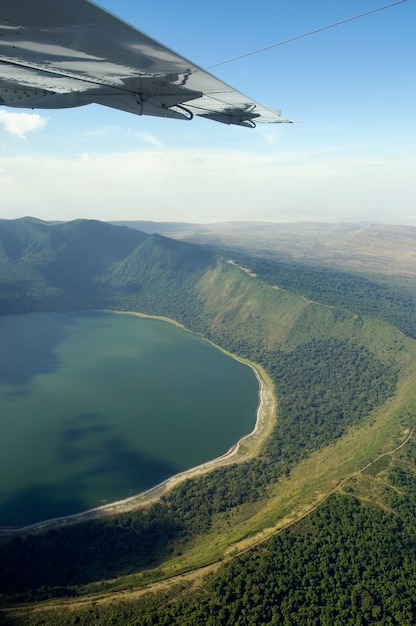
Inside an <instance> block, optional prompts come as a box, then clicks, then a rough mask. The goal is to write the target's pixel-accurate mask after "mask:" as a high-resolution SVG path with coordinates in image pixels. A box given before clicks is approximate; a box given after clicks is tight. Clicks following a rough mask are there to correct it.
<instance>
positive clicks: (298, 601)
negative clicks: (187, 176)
mask: <svg viewBox="0 0 416 626" xmlns="http://www.w3.org/2000/svg"><path fill="white" fill-rule="evenodd" d="M234 260H235V259H234ZM237 260H238V261H240V262H242V260H243V259H237ZM244 261H245V264H246V265H247V267H249V269H253V267H252V264H250V261H252V263H254V260H253V259H251V260H250V259H248V258H247V255H246V256H245V257H244ZM262 267H263V266H260V264H258V265H257V266H256V267H255V270H256V273H258V274H262V275H261V278H262V280H260V279H259V278H258V277H254V276H251V275H250V274H249V273H248V272H247V271H245V270H244V269H242V268H241V267H239V266H238V265H236V264H234V263H230V262H229V259H227V258H225V257H222V256H221V254H219V253H215V252H214V251H212V250H208V249H206V248H204V247H201V246H198V245H196V244H189V243H185V242H179V241H173V240H170V239H167V238H165V237H161V236H159V235H146V234H144V233H140V232H138V231H133V230H130V229H128V228H124V227H117V226H111V225H109V224H103V223H100V222H93V221H83V220H78V221H76V222H72V223H68V224H56V225H50V224H46V223H44V222H39V221H38V220H33V219H31V218H26V219H24V220H17V221H12V222H8V221H5V220H1V221H0V293H1V299H0V313H1V314H3V315H4V314H8V313H25V312H29V311H41V310H48V311H50V310H57V311H67V310H77V309H89V308H103V309H119V310H134V311H141V312H144V313H147V314H152V315H160V316H166V317H169V318H172V319H174V320H176V321H178V322H180V323H182V324H183V325H184V326H186V327H187V328H189V329H190V330H193V331H195V332H199V333H201V334H203V335H204V336H205V337H207V338H209V339H210V340H212V341H213V342H214V343H216V344H218V345H219V346H221V347H223V348H225V349H227V350H229V351H230V352H232V353H235V354H237V355H239V356H241V357H244V358H247V359H249V360H251V361H253V362H255V363H258V364H260V365H261V366H262V367H263V368H264V370H265V371H266V373H267V375H268V376H269V377H270V380H271V382H272V384H273V386H274V389H275V392H276V396H277V400H278V412H277V420H276V424H275V426H274V428H273V431H272V433H271V435H270V437H269V438H268V440H267V442H266V443H265V445H264V446H263V448H262V450H261V451H260V453H259V454H257V455H256V456H255V457H254V458H251V459H250V460H248V461H245V462H244V463H234V464H232V465H230V466H228V467H222V468H219V469H216V470H214V471H213V472H211V473H209V474H206V475H204V476H202V477H200V478H198V479H193V480H188V481H187V482H185V483H183V484H182V485H180V486H179V487H177V488H176V489H174V490H173V491H171V492H170V493H168V494H167V495H165V496H163V498H162V500H161V501H160V502H158V503H157V504H154V505H152V506H150V507H147V508H144V509H138V510H136V511H133V512H129V513H123V514H119V515H114V516H111V517H108V518H104V519H101V520H96V521H90V522H88V523H87V522H85V523H82V524H78V525H73V526H68V527H62V528H56V529H54V530H50V531H48V532H43V533H40V534H33V535H31V534H28V535H26V536H22V537H20V536H19V537H15V538H12V539H11V540H10V539H7V540H6V539H3V540H2V543H1V544H0V562H1V563H2V566H1V569H0V592H1V593H2V594H3V597H2V600H3V605H10V604H13V603H16V602H18V603H19V602H36V601H38V600H44V599H47V598H51V597H61V596H66V597H78V596H83V595H88V594H93V593H95V592H103V591H105V590H109V589H112V590H113V591H115V590H117V589H118V590H120V589H123V588H127V587H135V586H137V585H140V584H143V583H144V582H148V581H152V580H157V579H163V578H164V577H166V576H167V575H168V573H169V572H170V571H176V572H180V571H181V568H182V571H186V570H189V569H192V564H195V563H198V565H203V564H205V563H210V562H215V561H217V560H218V559H223V558H224V556H225V554H226V553H227V546H228V545H231V546H232V545H234V544H236V545H237V544H238V542H240V541H242V540H244V539H245V538H246V537H250V536H253V535H255V533H256V532H261V531H263V530H264V529H267V528H269V527H270V528H271V527H273V526H274V525H276V524H278V523H279V520H280V519H282V520H283V519H286V517H287V516H288V517H289V518H290V519H292V520H295V519H296V515H299V513H295V511H297V510H298V509H299V511H300V510H301V509H302V507H304V506H305V501H306V500H308V501H309V502H310V503H313V502H317V501H319V499H320V498H321V497H322V493H329V492H330V491H331V490H335V489H336V487H337V485H338V484H340V482H341V481H342V480H343V479H344V478H345V477H346V476H347V475H351V476H352V475H353V473H354V472H356V471H357V470H360V469H362V468H363V467H365V466H366V465H367V464H368V463H371V461H373V460H374V459H375V458H376V457H377V456H378V455H380V454H382V453H385V452H389V451H391V450H393V449H395V448H396V447H397V446H398V445H399V444H400V442H401V441H403V439H404V437H405V435H406V433H409V431H410V429H411V428H412V426H413V424H414V422H415V421H416V419H415V412H414V406H415V397H416V394H415V388H414V387H415V385H414V380H415V372H416V365H415V363H416V349H415V345H414V341H413V334H412V332H411V327H410V326H406V323H404V322H403V323H399V324H398V326H399V327H400V328H397V327H396V326H395V325H394V324H391V323H388V322H387V321H386V319H385V318H388V319H390V321H391V322H395V320H396V319H404V320H405V319H408V317H409V315H408V314H409V311H408V306H407V303H406V302H401V301H396V302H395V303H394V307H395V309H394V310H395V315H387V316H382V315H380V316H377V318H378V319H375V316H374V310H375V308H376V309H377V307H378V306H379V304H380V302H379V294H378V293H376V294H375V295H376V296H377V298H376V299H377V302H378V304H371V302H372V300H371V293H370V294H367V296H368V298H369V302H370V304H369V305H368V306H367V305H366V303H365V302H366V301H364V300H363V299H361V301H360V304H359V305H357V304H355V301H354V300H352V301H351V300H348V299H346V300H345V301H343V300H342V299H340V298H339V297H337V296H336V293H335V291H334V290H332V291H331V289H329V288H328V280H327V275H326V274H325V273H324V274H322V273H319V271H317V272H316V273H315V274H314V276H313V280H312V279H311V286H310V293H308V294H307V295H308V297H305V293H304V291H302V290H300V289H296V288H295V273H294V271H292V267H291V266H289V265H287V266H286V269H285V268H284V267H283V268H282V266H279V267H278V268H277V269H276V268H275V269H273V268H272V267H271V266H270V265H268V266H267V267H266V266H264V267H263V270H262ZM261 270H262V271H261ZM305 271H307V272H309V271H312V270H309V269H308V270H305ZM285 272H286V274H285ZM333 274H334V276H335V272H334V273H333ZM285 276H286V279H285ZM288 276H289V278H287V277H288ZM308 276H309V278H311V277H310V274H308ZM284 280H286V282H284ZM331 280H332V278H331ZM343 280H344V283H345V279H343ZM333 281H335V277H334V278H333ZM331 284H332V283H331ZM363 293H364V287H363ZM389 295H390V293H389V292H388V291H387V292H386V293H385V294H384V296H383V297H385V298H386V301H388V300H389ZM350 305H351V306H350ZM374 307H375V308H374ZM367 313H370V316H368V315H367ZM400 316H402V318H400ZM406 316H407V317H406ZM383 317H384V319H383ZM409 323H410V322H409ZM402 330H404V331H405V333H406V334H404V333H403V332H402ZM403 459H405V460H403ZM403 459H402V462H399V461H397V462H396V461H395V464H393V461H392V466H391V467H390V468H389V472H390V473H387V470H386V468H384V470H383V471H384V472H385V473H384V474H382V475H381V476H382V480H383V481H384V483H383V484H385V489H386V490H391V489H392V490H393V491H394V490H395V489H396V487H397V489H396V492H397V493H400V494H401V500H400V502H398V501H397V500H394V499H393V500H394V501H393V500H391V499H390V500H388V499H387V500H386V499H385V498H384V496H383V497H382V496H381V495H380V497H378V496H377V498H376V497H375V495H376V494H378V492H377V490H376V488H375V487H374V489H373V496H374V498H373V500H374V502H373V504H372V505H369V504H368V502H372V501H373V500H372V496H371V490H370V491H369V492H366V493H365V497H364V495H363V494H364V491H363V489H364V487H363V489H361V490H360V489H359V488H358V486H357V485H356V484H355V483H354V484H353V483H351V488H350V491H349V492H348V494H347V490H346V486H345V485H344V487H343V488H344V490H345V494H344V495H343V496H340V495H338V496H333V497H332V498H329V499H328V500H327V501H326V503H325V504H324V505H322V506H321V507H319V508H318V509H316V511H315V512H314V513H312V514H311V516H310V517H308V518H305V520H304V521H302V522H299V525H296V526H293V527H292V528H290V529H288V530H287V531H285V532H284V533H283V534H281V535H277V536H276V537H275V538H274V539H271V540H269V542H268V543H267V544H266V543H265V544H259V547H258V548H256V551H255V552H248V553H247V555H246V556H241V557H239V558H238V559H237V560H235V561H232V562H231V563H230V564H227V565H224V567H222V568H221V569H220V570H219V571H218V572H217V574H215V576H214V577H213V578H212V579H210V581H209V585H208V586H207V587H206V588H205V589H201V590H200V592H198V593H196V592H195V593H194V594H193V597H194V600H193V602H192V603H189V602H188V601H187V602H186V606H185V600H182V599H181V597H180V596H178V599H177V600H174V599H173V597H170V596H169V602H168V604H166V603H164V602H163V601H162V600H160V599H158V597H153V596H152V599H151V600H149V602H150V604H149V602H147V600H140V601H138V604H137V605H135V604H131V603H127V604H128V606H127V605H126V604H125V603H124V600H120V602H121V604H120V606H121V608H120V611H118V609H117V604H116V603H114V601H112V602H111V603H110V604H111V606H110V605H108V606H107V608H105V607H102V608H101V609H98V608H94V609H91V612H90V613H88V614H87V613H86V611H85V610H84V611H83V610H80V611H79V612H77V609H73V611H74V612H73V613H72V612H70V613H68V614H66V615H65V616H62V618H61V617H59V623H62V624H65V623H68V624H69V623H85V624H87V623H115V624H118V623H119V624H151V623H154V624H159V623H160V624H176V623H177V624H188V623H189V624H191V623H192V624H230V623H233V624H254V623H256V624H261V623H264V624H268V623H270V624H272V623H273V624H281V623H282V624H283V623H284V624H286V623H287V624H296V623H298V624H303V623H310V624H323V623H328V624H329V623H331V624H332V623H340V624H341V623H351V624H353V623H354V624H367V623H368V624H370V623H380V624H384V623H385V624H388V623H393V624H394V623H397V624H411V623H412V622H411V621H409V619H410V617H409V615H411V614H412V611H414V606H413V604H412V603H411V600H410V591H409V589H410V585H411V583H412V582H414V581H413V579H412V577H411V573H410V570H411V569H412V568H411V564H414V555H413V553H412V552H409V551H408V552H407V558H408V559H410V561H409V563H410V565H409V566H406V568H405V569H404V570H403V571H406V573H407V574H406V576H405V577H403V576H402V577H401V578H400V584H399V583H398V582H397V579H398V578H397V577H399V574H398V572H399V570H400V568H402V567H403V559H404V556H405V554H406V550H407V547H406V546H408V544H407V543H406V541H405V538H406V533H408V532H409V528H410V526H411V520H412V519H414V518H413V517H411V514H410V513H409V510H412V507H414V494H413V492H412V491H411V489H410V487H409V484H408V482H409V481H407V482H406V480H407V479H406V480H405V478H404V476H405V475H406V476H412V472H413V471H414V470H413V469H412V468H413V461H414V459H413V457H412V456H409V455H408V456H403ZM305 468H309V469H308V470H306V469H305ZM310 468H312V469H310ZM403 468H405V469H403ZM393 470H394V471H393ZM401 471H402V472H405V474H403V473H402V474H400V472H401ZM406 472H407V473H406ZM409 472H410V473H409ZM305 480H306V481H309V482H307V484H306V483H305V485H306V486H304V487H303V491H302V489H301V488H300V485H301V484H304V483H302V482H301V481H305ZM374 480H375V479H374ZM380 480H381V478H380ZM394 481H396V482H394ZM375 483H377V488H379V487H380V484H379V483H378V482H377V481H375ZM363 484H364V483H363ZM393 491H389V493H391V494H392V493H393ZM412 494H413V495H412ZM393 495H394V494H393ZM383 498H384V499H383ZM403 503H407V504H403ZM379 506H382V507H383V509H380V508H379ZM297 507H298V508H297ZM406 507H407V508H406ZM312 509H313V506H312V505H311V510H312ZM409 515H410V517H409ZM406 516H407V517H406ZM383 520H384V521H385V520H388V524H387V530H386V532H387V537H388V539H387V540H386V541H390V542H393V544H394V545H395V543H394V542H395V541H397V551H394V550H391V551H390V552H389V551H388V550H387V551H385V557H384V559H385V560H383V568H384V571H385V569H386V568H387V569H388V570H389V574H388V576H387V577H385V579H383V580H381V578H380V576H381V570H380V568H379V567H377V566H376V562H377V560H378V556H377V555H378V553H377V550H376V543H375V542H373V543H371V544H368V541H369V539H370V537H373V531H372V530H371V529H374V537H376V536H378V535H377V534H376V533H381V530H380V529H381V528H382V526H383V524H384V521H383ZM393 520H395V521H393ZM386 523H387V522H386ZM398 525H399V526H400V532H399V531H398ZM348 527H350V528H354V529H355V531H354V532H350V533H349V534H348V532H349V531H348V530H347V529H348ZM318 529H319V532H318ZM337 532H338V533H339V536H340V537H343V536H344V535H345V533H347V535H348V537H347V538H346V539H345V540H342V541H340V542H338V543H334V534H336V533H337ZM311 536H313V537H314V541H311ZM367 544H368V545H371V549H370V553H369V554H364V548H363V546H365V545H367ZM331 546H332V549H331ZM340 551H341V552H342V561H341V560H340V557H339V554H340ZM356 554H361V557H360V559H361V560H360V561H359V565H358V566H357V565H356V558H355V556H354V555H356ZM395 554H396V556H394V555H395ZM289 555H290V564H288V559H289ZM317 555H318V556H319V559H320V565H319V569H316V568H315V567H314V566H311V563H315V562H316V559H317V558H318V556H317ZM284 563H286V565H284ZM341 563H342V565H341ZM175 568H176V569H175ZM413 569H414V568H413ZM283 570H284V571H283ZM115 580H117V582H115ZM326 580H327V581H329V586H330V588H331V589H332V592H331V593H330V594H328V593H326V591H325V581H326ZM230 581H234V582H235V584H233V583H232V582H230ZM236 581H239V582H238V585H237V582H236ZM301 581H303V582H301ZM393 587H394V590H395V591H394V595H395V600H394V602H390V603H389V602H387V601H386V599H385V598H386V594H388V591H386V589H393ZM266 590H268V591H267V593H266ZM391 593H393V592H392V591H391ZM165 604H166V605H165ZM367 605H368V606H369V607H370V608H368V609H367ZM307 607H309V608H307ZM331 607H332V608H331ZM398 607H399V608H398ZM400 607H402V608H400ZM403 607H404V608H403ZM110 609H111V611H110ZM88 610H89V609H88ZM71 611H72V609H71ZM105 611H107V613H106V612H105ZM305 611H306V613H305ZM308 611H309V612H308ZM400 611H401V612H400ZM136 614H137V615H139V614H140V615H141V617H138V618H137V619H135V615H136ZM5 615H6V614H5ZM48 615H49V617H48V616H47V614H46V613H45V616H43V615H42V614H39V615H38V614H36V617H35V616H34V614H31V613H29V617H26V616H25V613H24V612H16V613H13V612H12V613H8V614H7V619H8V620H9V621H8V622H7V623H22V624H26V623H27V624H29V623H30V624H37V623H42V622H41V621H40V620H42V619H48V620H51V621H46V622H43V623H50V624H52V623H55V622H54V621H53V620H54V619H56V613H55V612H54V613H53V614H52V613H51V614H48ZM51 615H53V617H51ZM262 615H263V618H262V619H263V621H259V620H260V618H261V616H262ZM337 616H339V620H341V616H343V617H342V619H344V618H345V620H346V621H344V622H341V621H336V620H335V617H337ZM370 618H371V619H373V620H374V619H376V618H377V619H379V621H378V622H377V621H376V622H374V621H371V619H370ZM5 619H6V617H5ZM37 619H39V621H36V620H37ZM72 619H74V620H76V621H69V620H72ZM110 619H111V620H112V621H110ZM337 619H338V617H337ZM25 620H28V621H25ZM65 620H67V621H65ZM88 620H89V621H88ZM302 620H303V621H302ZM334 620H335V621H334ZM348 620H349V621H348ZM354 620H355V621H354ZM360 620H361V621H360ZM382 620H384V621H382ZM395 620H396V621H395ZM400 620H401V621H400ZM406 620H407V621H406Z"/></svg>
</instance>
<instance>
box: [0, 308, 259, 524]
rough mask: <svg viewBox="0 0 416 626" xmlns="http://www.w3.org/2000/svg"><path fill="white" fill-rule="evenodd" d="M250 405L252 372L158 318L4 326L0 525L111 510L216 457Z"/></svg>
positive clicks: (248, 423)
mask: <svg viewBox="0 0 416 626" xmlns="http://www.w3.org/2000/svg"><path fill="white" fill-rule="evenodd" d="M257 404H258V383H257V381H256V378H255V375H254V373H253V371H252V370H251V368H249V367H247V366H246V365H244V364H242V363H239V362H238V361H236V360H235V359H232V358H231V357H229V356H227V355H225V354H224V353H222V352H221V351H220V350H218V349H216V348H215V347H214V346H212V345H210V344H209V343H207V342H206V341H204V340H203V339H202V338H200V337H199V336H197V335H194V334H191V333H189V332H186V331H184V330H182V329H180V328H177V327H175V326H173V325H172V324H168V323H166V322H163V321H161V320H154V319H147V318H146V319H143V318H138V317H136V316H133V315H117V314H112V313H99V312H87V313H74V314H43V313H42V314H28V315H13V316H7V317H0V424H1V438H0V477H1V479H0V525H20V524H28V523H34V522H36V521H40V520H44V519H49V518H52V517H57V516H62V515H68V514H71V513H77V512H80V511H83V510H86V509H89V508H92V507H95V506H99V505H101V504H105V503H108V502H111V501H115V500H119V499H122V498H125V497H128V496H130V495H133V494H136V493H139V492H141V491H143V490H145V489H148V488H150V487H152V486H154V485H156V484H158V483H160V482H161V481H163V480H164V479H166V478H168V477H169V476H172V475H173V474H176V473H178V472H181V471H183V470H185V469H188V468H190V467H193V466H195V465H198V464H200V463H203V462H204V461H207V460H209V459H212V458H215V457H216V456H219V455H221V454H224V453H225V452H226V451H227V450H228V449H229V448H230V446H232V445H233V444H234V443H235V442H236V441H237V440H238V439H239V438H240V437H242V436H243V435H245V434H247V433H249V432H251V431H252V429H253V428H254V425H255V419H256V409H257Z"/></svg>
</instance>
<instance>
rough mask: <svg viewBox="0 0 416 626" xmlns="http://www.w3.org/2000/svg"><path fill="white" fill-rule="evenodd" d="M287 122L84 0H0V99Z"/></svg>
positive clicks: (241, 123) (224, 119)
mask: <svg viewBox="0 0 416 626" xmlns="http://www.w3.org/2000/svg"><path fill="white" fill-rule="evenodd" d="M91 103H97V104H102V105H105V106H109V107H113V108H115V109H121V110H122V111H127V112H129V113H135V114H137V115H155V116H159V117H167V118H176V119H192V117H193V116H194V115H198V116H200V117H206V118H207V119H211V120H215V121H217V122H223V123H225V124H237V125H239V126H249V127H254V126H255V123H256V122H270V123H276V122H288V121H289V120H286V119H284V118H283V117H281V114H280V111H279V110H277V109H271V108H268V107H265V106H262V105H261V104H258V103H257V102H255V101H254V100H252V99H251V98H248V97H247V96H244V95H243V94H241V93H239V92H238V91H236V90H235V89H233V88H232V87H230V86H229V85H227V84H225V83H223V82H222V81H220V80H219V79H217V78H215V77H214V76H213V75H212V74H210V73H208V72H206V71H204V70H203V69H202V68H200V67H198V66H197V65H195V64H194V63H191V62H190V61H188V60H187V59H184V58H183V57H181V56H180V55H178V54H176V53H175V52H173V51H172V50H170V49H169V48H166V47H165V46H163V45H162V44H160V43H158V42H157V41H155V40H154V39H151V38H150V37H148V36H147V35H145V34H144V33H142V32H140V31H139V30H137V29H135V28H134V27H133V26H130V25H129V24H127V23H125V22H123V21H122V20H120V19H118V18H117V17H115V16H113V15H111V14H110V13H108V12H107V11H105V10H104V9H102V8H101V7H99V6H98V5H96V4H94V3H93V2H90V1H89V0H67V1H66V2H65V1H57V0H1V2H0V104H1V105H4V106H10V107H19V108H20V107H23V108H31V109H36V108H40V109H60V108H66V107H74V106H82V105H85V104H91Z"/></svg>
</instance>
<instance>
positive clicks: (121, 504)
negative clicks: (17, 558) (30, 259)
mask: <svg viewBox="0 0 416 626" xmlns="http://www.w3.org/2000/svg"><path fill="white" fill-rule="evenodd" d="M105 312H107V313H117V314H124V315H134V316H136V317H143V318H150V319H158V320H161V321H164V322H168V323H171V324H173V325H175V326H178V327H181V328H183V329H184V330H186V331H187V332H191V333H192V331H189V330H188V329H187V328H185V327H184V326H182V325H181V324H179V323H178V322H176V321H175V320H171V319H169V318H166V317H160V316H152V315H146V314H142V313H138V312H135V311H113V310H111V311H109V310H107V311H105ZM194 334H196V333H194ZM201 336H202V335H201ZM203 338H204V337H203ZM204 340H205V341H207V342H208V343H211V344H212V345H214V346H215V347H216V348H217V349H220V350H221V351H222V352H224V353H226V354H228V355H229V356H231V357H232V358H234V359H235V360H237V361H239V362H241V363H244V364H246V365H247V366H248V367H250V368H251V369H252V370H253V371H254V374H255V376H256V379H257V382H258V385H259V391H258V396H259V402H258V407H257V413H256V423H255V426H254V429H253V430H252V432H251V433H249V434H247V435H245V436H243V437H242V438H240V439H239V441H238V442H237V443H236V444H234V445H233V446H231V448H230V449H229V450H228V451H227V452H226V453H225V454H223V455H221V456H219V457H216V458H214V459H211V460H210V461H206V462H205V463H202V464H200V465H197V466H195V467H192V468H189V469H188V470H185V471H183V472H180V473H178V474H174V475H173V476H171V477H169V478H167V479H166V480H164V481H163V482H162V483H159V484H158V485H155V486H154V487H151V488H150V489H148V490H146V491H143V492H140V493H139V494H136V495H134V496H129V497H128V498H125V499H123V500H119V501H116V502H112V503H110V504H105V505H102V506H99V507H95V508H93V509H89V510H87V511H83V512H80V513H75V514H70V515H66V516H63V517H57V518H52V519H48V520H44V521H41V522H36V523H34V524H29V525H25V526H14V527H11V526H4V527H0V536H3V537H6V536H11V535H18V534H24V533H37V532H44V531H47V530H50V529H54V528H58V527H61V526H66V525H69V524H77V523H82V522H87V521H92V520H97V519H103V518H105V517H108V516H110V515H116V514H119V513H126V512H129V511H133V510H135V509H138V508H144V507H147V506H149V505H151V504H154V503H155V502H157V501H158V500H159V499H160V498H161V497H162V496H163V495H166V494H167V493H168V492H169V491H171V490H172V489H174V488H175V487H176V486H177V485H179V484H180V483H182V482H184V481H185V480H188V479H190V478H197V477H199V476H202V475H203V474H206V473H208V472H210V471H212V470H213V469H215V468H217V467H223V466H226V465H230V464H232V463H241V462H243V461H246V460H248V459H250V458H252V457H254V456H255V455H256V454H257V453H258V451H259V450H260V448H261V447H262V445H263V443H264V442H265V441H266V439H267V437H268V436H269V434H270V433H271V431H272V428H273V426H274V423H275V419H276V400H275V396H274V390H273V388H272V387H271V385H268V384H266V381H265V374H264V372H263V371H262V370H261V368H260V366H258V365H255V364H253V363H251V362H250V361H248V360H246V359H243V358H240V357H238V356H236V355H234V354H232V353H230V352H228V351H226V350H224V349H222V348H221V347H220V346H217V345H216V344H213V343H212V342H211V341H209V340H207V339H205V338H204Z"/></svg>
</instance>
